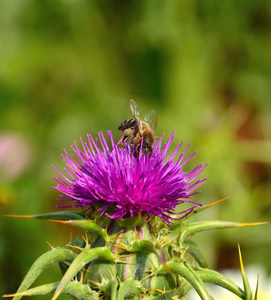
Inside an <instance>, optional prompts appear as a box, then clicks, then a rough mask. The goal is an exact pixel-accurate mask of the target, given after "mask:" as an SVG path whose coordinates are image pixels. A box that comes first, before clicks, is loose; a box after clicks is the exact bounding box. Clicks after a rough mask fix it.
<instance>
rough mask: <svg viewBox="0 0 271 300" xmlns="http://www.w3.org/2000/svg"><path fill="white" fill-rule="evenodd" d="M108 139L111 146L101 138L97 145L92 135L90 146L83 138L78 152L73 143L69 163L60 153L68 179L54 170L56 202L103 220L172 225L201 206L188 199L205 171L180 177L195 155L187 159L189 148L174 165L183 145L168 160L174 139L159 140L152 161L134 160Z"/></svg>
mask: <svg viewBox="0 0 271 300" xmlns="http://www.w3.org/2000/svg"><path fill="white" fill-rule="evenodd" d="M108 136H109V138H110V144H111V145H110V146H109V144H108V142H107V141H106V139H105V137H104V135H103V133H102V132H100V133H99V134H98V139H96V140H94V139H93V137H92V136H91V135H88V136H87V139H88V142H84V141H83V140H82V138H81V144H82V150H80V149H79V147H78V145H77V143H76V142H75V143H74V146H71V148H72V150H73V151H74V155H73V157H71V156H70V155H69V154H68V152H67V151H66V150H65V149H64V154H63V155H62V157H63V159H64V162H65V163H66V168H65V169H64V172H65V173H66V174H65V173H61V172H59V171H58V170H57V169H56V168H55V167H53V168H54V169H55V170H56V171H57V172H58V174H59V175H60V176H58V177H57V178H55V177H54V179H55V180H56V181H57V182H58V185H57V186H56V187H53V188H55V189H57V190H58V191H60V192H61V193H62V195H61V197H60V198H59V200H65V201H72V202H74V203H73V204H71V205H68V206H65V207H81V208H83V209H88V208H90V209H95V208H97V209H98V211H100V212H101V215H102V214H106V215H107V216H108V217H109V218H114V219H121V218H126V217H133V216H135V215H138V214H142V215H146V216H148V217H149V216H150V215H156V216H158V217H160V218H162V219H163V220H164V221H165V222H167V223H170V220H171V219H173V215H176V214H177V215H179V219H181V218H183V217H185V216H186V215H187V214H189V213H191V212H192V211H193V210H194V209H195V208H196V207H198V206H202V204H200V203H197V202H194V201H191V200H189V198H190V196H192V195H194V194H196V193H198V192H199V191H197V189H198V188H199V186H201V185H202V184H203V181H204V180H206V178H205V179H201V180H196V179H197V177H198V176H199V174H200V173H201V172H202V170H203V169H204V168H205V167H206V165H205V166H203V165H202V164H201V165H198V166H197V167H196V168H194V169H193V170H192V171H190V172H185V171H183V167H184V165H185V164H186V163H187V162H188V161H189V160H190V159H191V158H192V157H193V156H194V155H195V153H194V154H193V155H191V156H190V157H189V158H188V159H185V155H186V153H187V151H188V148H189V145H188V146H187V148H186V149H185V151H184V152H183V153H181V154H180V155H179V157H178V159H176V161H174V160H173V159H174V158H175V157H176V156H177V154H178V153H179V151H180V148H181V146H182V143H181V144H180V145H179V146H178V147H177V148H176V149H175V151H174V152H173V153H172V154H169V148H170V146H171V144H172V141H173V139H174V133H172V135H171V136H170V138H169V140H168V141H167V142H166V143H165V144H164V145H163V146H162V139H163V137H161V138H160V139H159V140H157V141H156V142H155V145H154V148H153V153H152V155H151V156H149V155H143V154H140V155H139V157H137V158H136V157H135V156H134V155H132V154H131V149H130V146H129V145H126V147H124V148H120V147H119V146H118V143H115V142H114V141H113V136H112V133H111V132H108ZM184 202H189V203H190V204H191V207H190V208H189V209H186V210H184V211H181V212H178V213H177V212H175V207H176V206H177V205H179V204H182V203H184ZM60 207H64V206H60ZM175 218H176V217H174V219H175Z"/></svg>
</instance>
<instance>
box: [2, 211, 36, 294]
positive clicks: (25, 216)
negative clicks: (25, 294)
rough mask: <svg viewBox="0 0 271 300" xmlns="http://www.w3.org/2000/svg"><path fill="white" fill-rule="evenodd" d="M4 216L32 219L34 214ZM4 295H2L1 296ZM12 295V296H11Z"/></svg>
mask: <svg viewBox="0 0 271 300" xmlns="http://www.w3.org/2000/svg"><path fill="white" fill-rule="evenodd" d="M4 217H9V218H23V219H34V216H31V215H4ZM3 297H4V296H3ZM11 297H12V296H11Z"/></svg>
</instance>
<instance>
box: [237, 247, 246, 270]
mask: <svg viewBox="0 0 271 300" xmlns="http://www.w3.org/2000/svg"><path fill="white" fill-rule="evenodd" d="M238 252H239V260H240V266H241V273H242V274H244V273H245V270H244V265H243V260H242V254H241V249H240V245H239V243H238Z"/></svg>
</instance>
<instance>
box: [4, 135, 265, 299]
mask: <svg viewBox="0 0 271 300" xmlns="http://www.w3.org/2000/svg"><path fill="white" fill-rule="evenodd" d="M124 137H125V136H124ZM173 139H174V133H172V134H171V136H170V138H169V139H168V140H167V141H164V136H162V137H160V138H158V137H157V138H156V140H155V142H154V144H153V145H152V152H151V155H150V154H149V153H147V154H146V153H144V151H143V147H144V140H143V137H142V139H141V142H140V145H139V144H138V145H136V147H138V146H139V148H138V149H137V150H139V151H137V152H136V155H135V147H134V146H135V145H134V144H133V137H132V139H130V141H129V140H127V138H126V137H125V140H127V142H126V143H125V144H124V146H122V147H120V144H121V142H122V141H123V140H124V139H122V140H121V141H120V142H118V143H116V142H114V139H113V134H112V133H111V132H110V131H109V132H107V135H105V134H104V133H102V132H100V133H98V138H97V139H94V138H93V136H92V135H88V136H87V139H86V141H84V140H83V139H82V138H81V145H78V144H77V143H76V142H75V143H74V145H73V146H71V148H72V151H73V155H72V156H70V154H68V152H67V151H66V150H64V154H63V155H62V158H63V160H64V163H65V168H64V171H59V170H58V169H56V168H55V167H53V168H54V170H55V171H56V172H57V174H58V175H57V176H56V177H54V179H55V181H56V182H57V184H56V186H54V187H53V188H55V189H57V190H58V191H59V192H60V193H61V196H60V198H59V199H58V200H59V203H60V205H59V206H58V207H59V208H60V210H59V211H58V212H54V213H47V214H41V215H34V216H27V217H31V218H37V219H49V220H54V221H55V222H59V223H63V224H66V225H69V226H75V227H80V228H81V229H82V231H83V232H85V234H82V236H83V237H82V238H81V239H76V240H74V241H71V242H69V243H67V244H66V245H64V246H59V247H57V248H52V249H51V250H50V251H48V252H47V253H45V254H43V255H42V256H40V257H39V258H38V259H37V260H36V261H35V262H34V264H33V265H32V267H31V268H30V270H29V271H28V273H27V274H26V276H25V278H24V280H23V281H22V283H21V285H20V287H19V289H18V290H17V292H16V294H12V295H4V296H6V297H13V299H15V300H18V299H21V298H22V297H23V296H34V295H45V294H52V299H53V300H54V299H57V298H58V296H59V295H60V294H69V295H70V296H72V297H73V298H74V299H80V300H84V299H93V300H94V299H95V300H96V299H113V300H122V299H145V300H147V299H157V300H158V299H159V300H160V299H161V300H162V299H185V297H186V295H187V294H188V293H189V291H190V290H191V289H194V290H195V291H196V292H197V294H198V295H199V297H200V298H201V299H204V300H207V299H208V300H209V299H213V298H212V296H211V295H210V293H209V291H208V289H207V288H206V285H205V283H206V282H208V283H213V284H214V285H218V286H221V287H222V288H225V289H227V290H229V291H230V292H232V293H233V294H235V295H236V296H237V297H239V298H240V299H257V290H258V288H257V287H256V291H255V293H252V291H251V288H250V286H249V283H248V280H247V278H246V275H245V272H244V268H243V263H242V259H241V252H240V249H239V255H240V262H241V272H242V276H243V287H242V288H241V287H239V286H237V285H236V284H235V283H234V282H232V281H231V280H230V279H228V278H226V277H225V276H223V275H222V274H220V273H219V272H216V271H214V270H211V269H209V268H208V264H207V262H206V260H205V258H204V255H203V253H202V251H201V250H200V248H199V246H198V245H197V244H196V243H195V242H194V241H193V239H192V237H193V235H194V234H196V233H198V232H201V231H205V230H210V229H220V228H231V227H242V226H249V225H256V223H253V224H252V223H247V224H240V223H233V222H224V221H201V222H192V220H190V218H192V217H193V215H195V214H196V213H199V212H202V211H204V210H206V209H208V208H211V207H212V206H213V205H214V204H216V203H218V202H220V201H222V200H220V201H217V202H216V203H211V204H208V205H203V204H201V203H197V202H196V201H194V200H192V198H193V197H192V196H194V195H195V194H197V193H198V192H199V187H200V186H201V185H202V184H203V183H204V182H205V180H206V178H203V179H199V177H200V175H201V173H202V172H203V170H204V169H205V167H206V165H202V164H200V165H198V166H196V167H195V168H194V169H192V170H190V171H186V163H187V162H188V161H190V160H191V159H192V158H193V156H194V155H195V153H194V154H192V155H191V156H189V157H187V151H188V148H189V146H190V145H188V146H186V147H185V148H184V151H183V152H181V148H182V146H183V145H182V143H181V144H179V145H178V146H177V147H176V149H174V150H173V151H172V150H171V152H169V149H170V147H171V145H172V141H173ZM62 201H65V202H64V203H63V202H62ZM67 203H68V204H67ZM184 204H185V205H184ZM177 206H179V207H178V208H180V209H178V211H176V210H175V209H176V207H177ZM182 206H185V207H186V208H185V209H183V210H182ZM187 206H189V208H187ZM67 207H69V208H77V210H76V211H71V210H66V208H67ZM63 208H65V210H64V209H63ZM78 208H79V209H78ZM61 209H63V210H61ZM24 217H25V216H24ZM257 224H259V223H257ZM54 264H58V265H59V269H60V280H59V281H58V282H52V283H48V284H44V285H41V286H37V287H31V286H32V284H33V283H34V281H35V280H36V279H37V278H38V277H39V275H40V274H41V273H42V272H43V271H44V270H45V269H46V268H47V267H49V266H51V265H54ZM61 273H62V277H61Z"/></svg>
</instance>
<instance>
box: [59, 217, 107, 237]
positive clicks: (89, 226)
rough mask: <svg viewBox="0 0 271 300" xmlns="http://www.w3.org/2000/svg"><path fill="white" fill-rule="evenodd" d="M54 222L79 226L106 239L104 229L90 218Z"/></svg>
mask: <svg viewBox="0 0 271 300" xmlns="http://www.w3.org/2000/svg"><path fill="white" fill-rule="evenodd" d="M54 222H57V223H61V224H68V225H72V226H76V227H80V228H82V229H84V230H86V231H88V232H91V233H96V234H98V235H99V236H100V237H101V238H102V239H103V240H107V232H106V230H105V229H104V228H103V227H101V226H100V225H98V224H96V223H95V222H94V221H92V220H85V219H84V220H69V221H54Z"/></svg>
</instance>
